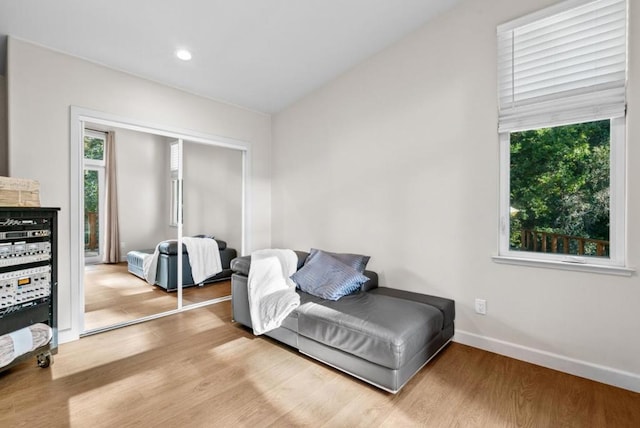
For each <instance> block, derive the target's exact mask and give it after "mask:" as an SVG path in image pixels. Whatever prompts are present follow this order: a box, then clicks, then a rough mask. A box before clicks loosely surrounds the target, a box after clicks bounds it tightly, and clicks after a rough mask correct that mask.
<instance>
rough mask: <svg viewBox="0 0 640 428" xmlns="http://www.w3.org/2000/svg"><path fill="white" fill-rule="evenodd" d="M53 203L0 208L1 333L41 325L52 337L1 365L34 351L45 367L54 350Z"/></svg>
mask: <svg viewBox="0 0 640 428" xmlns="http://www.w3.org/2000/svg"><path fill="white" fill-rule="evenodd" d="M57 218H58V208H39V207H24V208H23V207H0V336H5V335H8V334H14V333H15V332H18V331H22V330H23V329H25V328H27V327H29V328H31V326H33V325H34V324H46V325H47V326H48V327H49V328H50V330H51V332H52V333H51V334H52V336H51V341H50V342H49V343H46V344H45V345H41V346H38V347H37V348H36V349H34V350H33V351H30V352H27V353H24V354H21V355H20V356H17V357H15V359H14V360H12V361H10V362H9V363H7V365H4V366H2V367H0V371H3V370H5V369H7V368H9V367H11V366H13V365H16V364H19V363H20V362H21V361H24V360H25V359H26V358H29V357H32V356H35V357H36V358H37V361H38V365H39V366H40V367H48V366H49V364H51V361H52V357H51V355H52V354H55V353H56V352H57V349H58V326H57V314H56V307H57V302H56V299H57V290H58V282H57V266H56V258H57V249H56V247H57V244H56V241H57V235H58V234H57Z"/></svg>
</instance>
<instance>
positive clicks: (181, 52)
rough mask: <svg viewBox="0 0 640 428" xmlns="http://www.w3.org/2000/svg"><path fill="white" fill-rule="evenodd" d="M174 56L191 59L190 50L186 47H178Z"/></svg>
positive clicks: (185, 59) (186, 59)
mask: <svg viewBox="0 0 640 428" xmlns="http://www.w3.org/2000/svg"><path fill="white" fill-rule="evenodd" d="M176 56H177V57H178V58H180V59H181V60H183V61H189V60H190V59H191V52H189V51H188V50H186V49H179V50H178V51H176Z"/></svg>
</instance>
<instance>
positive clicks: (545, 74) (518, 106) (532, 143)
mask: <svg viewBox="0 0 640 428" xmlns="http://www.w3.org/2000/svg"><path fill="white" fill-rule="evenodd" d="M626 10H627V5H626V1H625V0H596V1H594V0H590V1H588V0H570V1H566V2H563V3H560V4H558V5H556V6H553V7H551V8H548V9H545V10H543V11H540V12H538V13H535V14H532V15H529V16H526V17H523V18H521V19H518V20H516V21H512V22H510V23H507V24H504V25H501V26H499V27H498V96H499V124H498V132H499V135H500V145H501V155H500V156H501V160H500V164H501V177H500V178H501V179H500V182H501V197H500V245H499V256H498V257H497V258H496V259H497V260H498V261H505V260H511V261H515V262H524V261H528V262H533V264H536V263H538V264H539V263H548V264H555V265H556V266H557V265H559V264H563V263H564V264H568V263H571V264H572V265H573V266H575V264H583V265H585V266H605V267H624V265H625V254H624V251H625V229H624V227H625V206H624V203H625V171H624V167H625V159H624V156H625V126H626V123H625V115H626V100H625V89H626V68H627V58H626V51H627V44H626V40H627V31H626V22H627V18H626ZM596 270H597V269H596ZM605 270H606V269H605ZM623 270H624V269H623ZM611 271H612V272H613V273H619V272H616V271H615V269H612V270H611Z"/></svg>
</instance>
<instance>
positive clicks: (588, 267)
mask: <svg viewBox="0 0 640 428" xmlns="http://www.w3.org/2000/svg"><path fill="white" fill-rule="evenodd" d="M491 258H492V259H493V261H494V262H496V263H502V264H508V265H518V266H529V267H539V268H548V269H561V270H571V271H576V272H591V273H599V274H603V275H617V276H631V275H633V274H634V273H635V271H636V270H635V269H632V268H628V267H622V266H605V265H595V264H589V263H569V262H561V261H555V260H539V259H527V258H522V257H508V256H492V257H491Z"/></svg>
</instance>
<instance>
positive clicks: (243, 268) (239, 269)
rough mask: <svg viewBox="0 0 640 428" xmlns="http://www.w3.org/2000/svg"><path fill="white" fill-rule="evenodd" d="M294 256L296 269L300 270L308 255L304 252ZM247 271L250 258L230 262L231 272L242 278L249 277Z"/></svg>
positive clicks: (239, 258)
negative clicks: (296, 264) (296, 259)
mask: <svg viewBox="0 0 640 428" xmlns="http://www.w3.org/2000/svg"><path fill="white" fill-rule="evenodd" d="M295 253H296V256H298V266H297V267H296V270H297V269H300V268H301V267H302V265H304V261H305V260H307V256H309V253H306V252H304V251H295ZM249 269H251V256H242V257H237V258H235V259H233V260H231V270H232V271H233V273H237V274H240V275H244V276H249Z"/></svg>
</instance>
